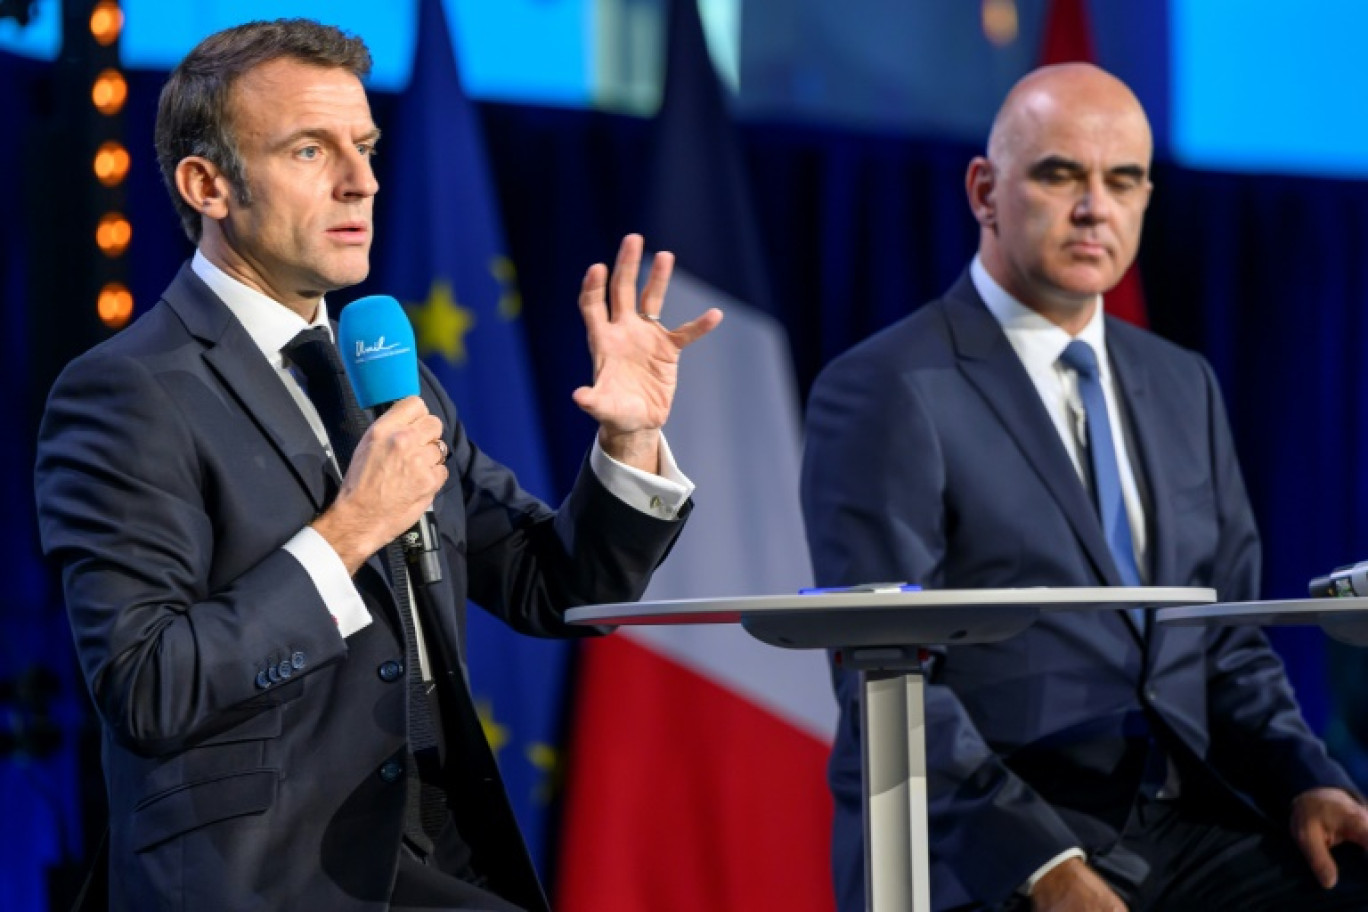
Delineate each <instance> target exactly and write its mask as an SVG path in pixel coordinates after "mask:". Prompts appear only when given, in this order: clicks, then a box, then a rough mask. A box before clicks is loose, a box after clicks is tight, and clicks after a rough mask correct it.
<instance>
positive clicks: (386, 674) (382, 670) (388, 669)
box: [376, 659, 404, 683]
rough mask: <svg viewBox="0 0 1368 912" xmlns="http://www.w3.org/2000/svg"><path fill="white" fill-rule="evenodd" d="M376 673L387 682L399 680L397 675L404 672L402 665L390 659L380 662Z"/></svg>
mask: <svg viewBox="0 0 1368 912" xmlns="http://www.w3.org/2000/svg"><path fill="white" fill-rule="evenodd" d="M376 673H377V674H379V675H380V680H382V681H384V682H386V683H389V682H391V681H397V680H399V676H400V675H401V674H403V673H404V666H403V665H401V664H400V663H398V662H396V661H394V660H393V659H390V660H389V661H388V662H384V663H382V664H381V665H380V667H379V668H377V669H376Z"/></svg>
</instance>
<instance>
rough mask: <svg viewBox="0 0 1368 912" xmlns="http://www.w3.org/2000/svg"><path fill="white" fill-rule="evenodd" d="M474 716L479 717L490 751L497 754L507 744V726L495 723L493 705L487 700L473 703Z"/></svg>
mask: <svg viewBox="0 0 1368 912" xmlns="http://www.w3.org/2000/svg"><path fill="white" fill-rule="evenodd" d="M475 714H476V715H478V716H479V717H480V727H481V728H483V729H484V736H485V740H486V741H488V742H489V747H490V749H491V750H493V751H494V753H495V754H498V753H499V751H501V750H503V746H504V745H505V744H507V743H508V726H507V725H500V724H499V723H498V722H497V721H495V719H494V704H492V703H490V702H489V701H488V700H476V701H475Z"/></svg>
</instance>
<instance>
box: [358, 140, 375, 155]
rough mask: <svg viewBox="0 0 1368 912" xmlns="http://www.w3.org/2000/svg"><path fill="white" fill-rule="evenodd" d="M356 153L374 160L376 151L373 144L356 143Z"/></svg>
mask: <svg viewBox="0 0 1368 912" xmlns="http://www.w3.org/2000/svg"><path fill="white" fill-rule="evenodd" d="M356 151H357V152H360V153H361V154H362V155H364V156H366V157H367V158H375V156H376V154H377V152H378V150H377V149H376V148H375V144H374V143H357V146H356Z"/></svg>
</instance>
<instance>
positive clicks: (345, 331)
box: [319, 296, 449, 584]
mask: <svg viewBox="0 0 1368 912" xmlns="http://www.w3.org/2000/svg"><path fill="white" fill-rule="evenodd" d="M337 335H338V339H337V343H338V348H339V350H340V351H341V354H342V362H343V365H344V366H345V367H346V371H347V377H348V379H349V380H350V381H351V385H352V389H353V390H354V391H355V393H356V398H357V402H358V404H359V405H360V406H361V408H363V409H366V408H369V409H374V410H375V412H376V414H377V415H378V416H379V417H377V419H376V421H375V423H374V424H372V425H371V426H370V428H369V429H368V430H367V431H366V433H365V436H363V437H362V438H361V442H360V444H359V445H358V446H357V448H356V452H355V453H354V454H353V456H352V459H351V465H350V466H349V467H348V468H347V473H346V478H345V479H344V480H343V485H342V491H341V492H340V493H339V495H338V499H337V503H336V504H334V508H335V509H333V510H330V511H329V514H327V515H326V518H327V520H328V521H327V522H326V523H324V521H323V519H322V518H320V523H319V531H320V532H321V533H323V534H324V536H325V537H326V538H327V539H328V540H329V542H330V543H332V544H333V546H334V547H335V548H336V549H337V550H338V553H339V555H341V556H342V559H343V562H344V563H346V564H347V565H348V567H349V568H350V569H353V570H354V569H355V567H357V566H359V565H360V563H361V562H363V561H364V560H365V559H366V558H368V557H369V556H370V555H371V554H374V553H375V552H376V551H378V550H380V549H381V548H383V547H384V546H385V545H386V544H388V543H389V542H390V541H392V540H395V539H398V540H399V541H400V544H401V545H402V546H403V548H404V552H405V556H406V557H407V559H408V562H409V564H410V565H411V568H412V573H413V579H414V581H415V582H420V583H424V584H432V583H436V582H440V581H441V579H442V570H441V563H440V561H439V560H438V552H439V551H440V547H441V545H440V540H439V538H438V532H437V522H436V517H435V515H434V514H433V512H432V508H431V504H432V499H433V497H434V496H435V495H436V494H437V492H438V491H439V490H440V489H441V487H442V485H443V484H445V483H446V480H447V477H448V471H447V468H446V465H445V463H446V458H447V456H448V455H449V453H448V449H447V444H446V441H445V440H444V439H443V434H444V429H443V427H442V422H441V419H440V418H438V417H437V416H435V415H433V414H431V413H429V412H428V409H427V405H426V404H425V403H424V402H423V400H422V399H421V398H419V396H418V392H419V386H418V356H417V351H416V345H415V343H414V338H413V327H412V325H411V324H410V323H409V321H408V317H407V316H406V315H405V314H404V310H403V308H402V307H401V306H400V305H399V302H398V301H396V300H395V299H394V298H390V297H382V296H375V297H369V298H362V299H360V300H358V301H355V302H353V303H352V304H350V305H348V306H347V307H346V308H345V309H344V310H343V311H342V316H341V318H340V320H339V322H338V334H337Z"/></svg>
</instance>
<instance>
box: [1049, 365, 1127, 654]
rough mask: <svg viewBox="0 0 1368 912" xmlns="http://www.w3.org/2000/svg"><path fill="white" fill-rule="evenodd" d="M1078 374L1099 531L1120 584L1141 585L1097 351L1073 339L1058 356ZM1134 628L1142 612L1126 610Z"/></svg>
mask: <svg viewBox="0 0 1368 912" xmlns="http://www.w3.org/2000/svg"><path fill="white" fill-rule="evenodd" d="M1059 360H1060V361H1063V362H1064V364H1065V365H1066V366H1068V367H1071V368H1073V369H1074V371H1075V372H1077V374H1078V395H1079V398H1081V399H1082V400H1083V414H1084V416H1085V417H1086V419H1087V423H1088V456H1089V457H1090V460H1091V462H1092V478H1093V499H1094V500H1095V501H1096V506H1097V515H1098V517H1099V518H1100V519H1101V520H1102V532H1103V534H1104V535H1105V536H1106V539H1107V547H1108V548H1109V549H1110V550H1111V555H1112V561H1113V562H1114V563H1115V564H1116V572H1117V573H1118V574H1119V575H1120V577H1121V584H1122V585H1124V586H1140V585H1143V584H1142V582H1141V580H1140V567H1139V566H1138V565H1137V564H1136V562H1135V540H1134V539H1133V538H1132V537H1131V528H1130V519H1129V517H1127V515H1126V502H1125V500H1124V498H1122V496H1121V472H1120V470H1119V469H1118V468H1117V463H1116V448H1115V446H1113V444H1112V429H1111V417H1110V416H1109V415H1108V414H1107V397H1106V395H1105V394H1104V393H1103V392H1102V377H1101V373H1100V371H1099V370H1098V366H1097V354H1096V353H1095V352H1093V350H1092V346H1091V345H1089V344H1088V343H1087V342H1084V341H1083V340H1082V339H1074V340H1073V341H1072V342H1070V343H1069V345H1068V347H1067V348H1065V349H1064V354H1062V355H1060V356H1059ZM1130 615H1131V617H1132V618H1133V619H1134V620H1135V624H1136V627H1137V628H1139V629H1140V630H1141V631H1142V632H1143V631H1144V630H1145V612H1144V610H1143V609H1140V608H1132V609H1130Z"/></svg>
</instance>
